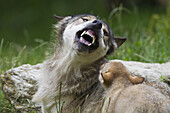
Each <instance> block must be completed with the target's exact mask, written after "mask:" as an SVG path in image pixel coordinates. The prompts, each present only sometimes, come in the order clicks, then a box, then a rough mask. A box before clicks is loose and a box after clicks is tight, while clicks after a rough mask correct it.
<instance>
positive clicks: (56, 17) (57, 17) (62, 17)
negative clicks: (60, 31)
mask: <svg viewBox="0 0 170 113" xmlns="http://www.w3.org/2000/svg"><path fill="white" fill-rule="evenodd" d="M53 16H54V18H55V19H56V20H57V21H60V20H62V19H64V18H65V17H64V16H57V15H56V14H55V15H53Z"/></svg>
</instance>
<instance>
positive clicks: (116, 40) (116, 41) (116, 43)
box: [106, 37, 127, 55]
mask: <svg viewBox="0 0 170 113" xmlns="http://www.w3.org/2000/svg"><path fill="white" fill-rule="evenodd" d="M126 39H127V38H120V37H111V44H110V47H109V50H108V51H107V53H106V55H109V54H111V53H112V52H114V50H115V49H117V48H119V47H120V46H121V45H122V44H123V43H124V42H125V41H126Z"/></svg>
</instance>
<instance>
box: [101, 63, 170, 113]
mask: <svg viewBox="0 0 170 113" xmlns="http://www.w3.org/2000/svg"><path fill="white" fill-rule="evenodd" d="M99 81H100V82H101V84H102V86H103V87H104V89H105V99H106V100H105V102H104V105H103V108H102V113H170V100H169V99H167V98H166V97H165V96H164V95H163V94H161V93H160V92H159V91H157V90H156V89H155V88H153V87H150V86H147V85H144V84H140V83H142V82H143V81H144V78H143V77H137V76H132V75H131V74H130V72H129V71H128V70H127V69H126V67H125V66H124V65H123V64H122V63H120V62H114V61H109V62H108V63H106V64H103V65H102V66H101V70H100V75H99Z"/></svg>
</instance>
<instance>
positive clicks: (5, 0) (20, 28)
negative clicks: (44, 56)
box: [0, 0, 167, 45]
mask: <svg viewBox="0 0 170 113" xmlns="http://www.w3.org/2000/svg"><path fill="white" fill-rule="evenodd" d="M160 1H162V2H160ZM120 4H123V6H125V7H127V8H128V9H129V10H130V11H134V10H135V11H136V13H138V12H137V11H140V12H139V13H138V15H130V14H129V15H128V16H129V17H128V18H127V19H128V20H127V19H126V20H125V22H126V23H127V22H128V23H133V21H132V19H131V18H140V16H142V14H141V12H142V13H145V15H147V16H148V17H147V16H145V17H144V18H146V19H145V20H147V19H148V18H150V17H151V16H152V14H153V13H159V14H162V13H165V11H166V7H167V0H73V1H71V0H48V1H47V0H40V1H35V0H24V1H23V0H16V1H14V0H1V1H0V9H1V10H0V14H1V16H0V39H2V38H3V39H4V41H5V42H14V43H17V44H22V45H25V44H27V45H36V41H35V39H42V40H45V41H48V40H49V38H50V33H51V30H52V24H54V23H56V20H55V19H54V18H53V15H54V14H57V15H62V16H64V15H74V14H82V13H92V14H94V15H98V16H99V17H101V18H102V19H106V20H107V19H108V17H109V14H110V12H111V11H112V10H113V9H114V8H115V7H119V6H120ZM126 14H127V13H126ZM134 16H138V17H134ZM141 18H142V17H141ZM111 21H115V20H113V19H112V20H111ZM112 23H115V22H112ZM112 23H111V24H112ZM139 23H140V22H139ZM109 24H110V23H109ZM146 24H147V23H146ZM113 27H114V26H113ZM113 30H114V29H113Z"/></svg>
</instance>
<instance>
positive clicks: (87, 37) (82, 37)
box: [77, 29, 96, 46]
mask: <svg viewBox="0 0 170 113" xmlns="http://www.w3.org/2000/svg"><path fill="white" fill-rule="evenodd" d="M77 38H78V39H79V42H80V43H82V44H84V45H86V46H91V45H93V44H94V43H95V40H96V35H95V32H94V31H93V30H90V29H85V30H82V31H79V32H78V33H77Z"/></svg>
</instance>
